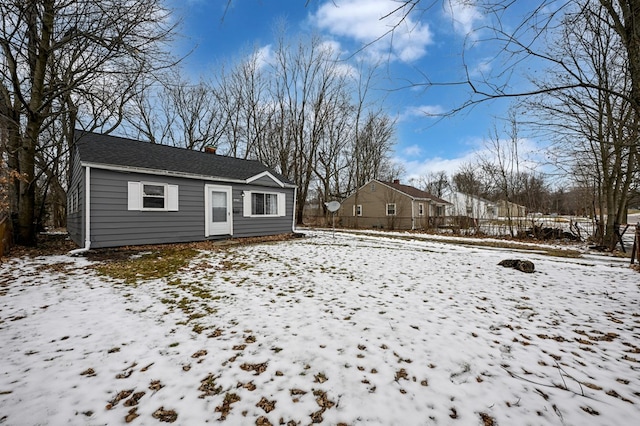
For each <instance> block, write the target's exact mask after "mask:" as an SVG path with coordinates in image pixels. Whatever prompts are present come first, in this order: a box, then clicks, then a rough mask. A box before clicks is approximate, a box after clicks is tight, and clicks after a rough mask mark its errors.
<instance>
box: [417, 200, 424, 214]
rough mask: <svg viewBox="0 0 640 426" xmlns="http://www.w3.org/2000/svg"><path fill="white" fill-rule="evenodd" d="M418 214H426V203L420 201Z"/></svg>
mask: <svg viewBox="0 0 640 426" xmlns="http://www.w3.org/2000/svg"><path fill="white" fill-rule="evenodd" d="M418 216H424V204H423V203H418Z"/></svg>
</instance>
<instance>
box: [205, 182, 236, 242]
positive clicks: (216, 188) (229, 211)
mask: <svg viewBox="0 0 640 426" xmlns="http://www.w3.org/2000/svg"><path fill="white" fill-rule="evenodd" d="M211 191H217V192H226V194H227V222H226V223H227V225H228V227H225V230H224V231H225V232H218V231H215V232H214V230H213V229H212V226H211V225H212V222H211ZM232 193H233V188H232V187H231V186H224V185H208V184H205V186H204V236H205V237H211V236H216V235H233V204H232V203H233V197H232ZM227 231H228V232H227Z"/></svg>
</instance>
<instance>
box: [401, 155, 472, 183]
mask: <svg viewBox="0 0 640 426" xmlns="http://www.w3.org/2000/svg"><path fill="white" fill-rule="evenodd" d="M475 159H476V153H475V152H474V151H470V152H467V153H464V154H462V155H461V156H459V157H455V158H442V157H437V156H436V157H431V158H423V159H408V158H406V157H404V158H396V159H395V161H397V162H398V163H400V164H402V165H403V166H404V170H405V172H406V179H407V180H409V179H418V178H420V176H426V175H428V174H429V173H431V172H439V171H441V170H444V171H445V172H447V174H448V175H449V176H452V175H453V174H454V173H456V172H457V171H458V170H460V167H461V166H462V165H463V164H467V163H472V162H474V161H475Z"/></svg>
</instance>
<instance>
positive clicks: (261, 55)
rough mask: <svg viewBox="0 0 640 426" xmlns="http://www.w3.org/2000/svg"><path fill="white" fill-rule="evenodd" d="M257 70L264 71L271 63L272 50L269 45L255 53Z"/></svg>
mask: <svg viewBox="0 0 640 426" xmlns="http://www.w3.org/2000/svg"><path fill="white" fill-rule="evenodd" d="M255 55H256V61H257V64H258V69H264V68H265V67H266V66H267V65H269V64H271V63H272V62H273V48H272V46H271V45H270V44H267V45H266V46H263V47H261V48H260V49H258V51H257V52H256V53H255Z"/></svg>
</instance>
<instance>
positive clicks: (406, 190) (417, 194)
mask: <svg viewBox="0 0 640 426" xmlns="http://www.w3.org/2000/svg"><path fill="white" fill-rule="evenodd" d="M382 183H384V184H385V185H388V186H390V187H391V188H393V189H395V190H397V191H400V192H402V193H403V194H407V195H408V196H410V197H412V198H424V199H428V200H431V201H433V202H434V203H436V204H451V203H450V202H448V201H446V200H443V199H442V198H438V197H436V196H435V195H431V194H430V193H428V192H426V191H422V190H420V189H418V188H415V187H413V186H409V185H403V184H401V183H399V182H382Z"/></svg>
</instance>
